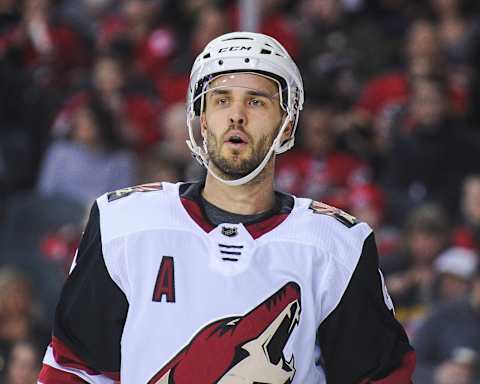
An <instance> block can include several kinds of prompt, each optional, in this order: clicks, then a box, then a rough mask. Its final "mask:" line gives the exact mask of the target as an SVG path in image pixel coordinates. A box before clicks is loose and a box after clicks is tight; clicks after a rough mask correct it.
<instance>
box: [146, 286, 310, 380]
mask: <svg viewBox="0 0 480 384" xmlns="http://www.w3.org/2000/svg"><path fill="white" fill-rule="evenodd" d="M300 312H301V303H300V287H299V286H298V284H296V283H294V282H289V283H287V284H286V285H285V286H283V287H282V288H281V289H280V290H279V291H277V292H276V293H274V294H273V295H272V296H270V297H269V298H268V299H267V300H265V301H264V302H263V303H261V304H260V305H258V306H257V307H256V308H254V309H253V310H251V311H250V312H248V313H247V314H246V315H244V316H239V317H229V318H224V319H221V320H217V321H215V322H213V323H211V324H209V325H207V326H206V327H204V328H203V329H202V330H200V331H199V332H198V333H197V334H196V335H195V337H194V338H193V339H192V341H191V342H190V343H189V344H188V345H187V346H186V347H185V348H183V349H182V350H181V351H180V352H179V353H178V354H177V355H176V356H175V357H174V358H173V359H172V360H171V361H170V362H169V363H167V364H166V365H165V366H164V367H163V368H162V369H161V370H160V371H159V372H158V373H157V374H156V375H155V376H153V377H152V379H150V381H149V382H148V384H192V383H196V384H213V383H216V384H254V383H265V384H267V383H268V384H289V383H291V382H292V380H293V377H294V375H295V362H294V357H293V356H292V357H291V359H290V360H287V359H286V358H285V355H284V353H283V349H284V347H285V345H286V343H287V341H288V339H289V338H290V336H291V334H292V332H293V330H294V329H295V327H296V326H297V324H298V323H299V321H300Z"/></svg>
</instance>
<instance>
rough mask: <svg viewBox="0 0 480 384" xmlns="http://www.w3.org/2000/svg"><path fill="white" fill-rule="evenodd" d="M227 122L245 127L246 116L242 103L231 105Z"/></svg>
mask: <svg viewBox="0 0 480 384" xmlns="http://www.w3.org/2000/svg"><path fill="white" fill-rule="evenodd" d="M228 121H229V122H230V124H235V125H245V124H246V123H247V116H246V115H245V109H244V107H243V105H242V103H233V104H232V107H231V108H230V112H229V116H228Z"/></svg>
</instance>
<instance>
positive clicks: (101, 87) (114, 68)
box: [53, 53, 160, 153]
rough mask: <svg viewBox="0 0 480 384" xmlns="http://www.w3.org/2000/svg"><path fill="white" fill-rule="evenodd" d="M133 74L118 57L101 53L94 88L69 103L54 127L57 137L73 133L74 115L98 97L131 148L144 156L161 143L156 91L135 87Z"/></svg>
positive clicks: (93, 79) (158, 105)
mask: <svg viewBox="0 0 480 384" xmlns="http://www.w3.org/2000/svg"><path fill="white" fill-rule="evenodd" d="M129 75H131V73H129V72H127V68H126V66H125V65H124V63H123V61H122V60H121V59H120V58H119V57H118V56H116V55H114V54H108V53H107V54H99V55H98V56H97V57H96V59H95V63H94V69H93V76H92V77H93V78H92V89H91V90H89V91H85V92H79V93H77V94H75V95H74V96H73V97H71V98H70V99H69V100H68V101H67V103H65V105H64V106H63V108H62V110H61V111H60V112H59V113H58V115H57V118H56V120H55V123H54V125H53V136H54V137H62V136H65V135H67V134H69V132H70V130H71V129H72V123H73V119H72V117H73V115H74V112H75V111H76V110H77V109H78V108H79V107H81V106H82V105H83V104H84V103H86V102H87V101H88V99H90V98H98V99H99V100H100V101H101V102H102V103H103V104H104V105H105V106H106V107H108V108H109V109H110V111H111V113H113V114H114V116H115V119H116V124H115V126H114V129H115V131H116V132H117V135H119V136H120V137H121V138H122V140H123V141H124V142H125V143H126V144H127V145H128V146H129V147H131V148H133V149H135V150H136V151H137V152H139V153H141V152H143V151H145V150H147V149H148V147H149V146H151V145H152V144H154V143H155V142H157V141H158V139H159V137H160V127H159V125H160V124H159V119H158V114H159V112H160V104H159V101H158V100H157V97H156V95H155V94H154V92H153V91H152V90H149V89H148V88H147V89H145V88H138V87H134V86H133V83H132V81H130V80H132V76H129ZM140 83H142V81H140Z"/></svg>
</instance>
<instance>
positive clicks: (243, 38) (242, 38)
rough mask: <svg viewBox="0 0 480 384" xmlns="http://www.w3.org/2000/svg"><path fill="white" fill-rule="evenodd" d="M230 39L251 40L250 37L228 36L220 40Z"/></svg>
mask: <svg viewBox="0 0 480 384" xmlns="http://www.w3.org/2000/svg"><path fill="white" fill-rule="evenodd" d="M230 40H253V38H251V37H243V36H242V37H230V38H228V39H223V40H222V41H230Z"/></svg>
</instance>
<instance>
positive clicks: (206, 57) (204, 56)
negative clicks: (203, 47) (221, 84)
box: [203, 52, 211, 59]
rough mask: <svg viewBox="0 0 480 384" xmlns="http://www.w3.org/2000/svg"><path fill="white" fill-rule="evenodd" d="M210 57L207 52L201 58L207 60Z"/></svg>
mask: <svg viewBox="0 0 480 384" xmlns="http://www.w3.org/2000/svg"><path fill="white" fill-rule="evenodd" d="M210 56H211V55H210V52H208V53H207V54H205V55H203V58H204V59H209V58H210Z"/></svg>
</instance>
